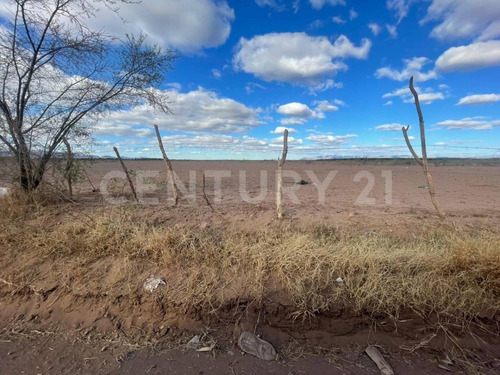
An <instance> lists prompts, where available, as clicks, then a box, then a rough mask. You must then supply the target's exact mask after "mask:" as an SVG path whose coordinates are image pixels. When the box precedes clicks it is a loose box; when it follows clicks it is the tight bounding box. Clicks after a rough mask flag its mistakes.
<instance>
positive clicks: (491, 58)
mask: <svg viewBox="0 0 500 375" xmlns="http://www.w3.org/2000/svg"><path fill="white" fill-rule="evenodd" d="M492 66H500V40H491V41H489V42H476V43H472V44H469V45H466V46H459V47H452V48H450V49H448V50H446V51H445V52H444V53H443V54H442V55H441V56H439V58H438V59H437V60H436V68H437V70H438V71H441V72H454V71H463V70H476V69H482V68H488V67H492Z"/></svg>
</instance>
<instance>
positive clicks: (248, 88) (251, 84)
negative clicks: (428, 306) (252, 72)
mask: <svg viewBox="0 0 500 375" xmlns="http://www.w3.org/2000/svg"><path fill="white" fill-rule="evenodd" d="M257 89H261V90H265V89H266V88H265V87H264V86H262V85H261V84H258V83H255V82H248V83H247V84H246V85H245V91H246V93H247V94H251V93H252V92H254V91H255V90H257Z"/></svg>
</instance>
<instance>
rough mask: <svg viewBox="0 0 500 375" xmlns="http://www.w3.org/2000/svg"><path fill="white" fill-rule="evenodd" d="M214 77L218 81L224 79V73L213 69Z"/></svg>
mask: <svg viewBox="0 0 500 375" xmlns="http://www.w3.org/2000/svg"><path fill="white" fill-rule="evenodd" d="M212 76H213V77H214V78H216V79H220V78H221V77H222V72H221V71H220V70H218V69H212Z"/></svg>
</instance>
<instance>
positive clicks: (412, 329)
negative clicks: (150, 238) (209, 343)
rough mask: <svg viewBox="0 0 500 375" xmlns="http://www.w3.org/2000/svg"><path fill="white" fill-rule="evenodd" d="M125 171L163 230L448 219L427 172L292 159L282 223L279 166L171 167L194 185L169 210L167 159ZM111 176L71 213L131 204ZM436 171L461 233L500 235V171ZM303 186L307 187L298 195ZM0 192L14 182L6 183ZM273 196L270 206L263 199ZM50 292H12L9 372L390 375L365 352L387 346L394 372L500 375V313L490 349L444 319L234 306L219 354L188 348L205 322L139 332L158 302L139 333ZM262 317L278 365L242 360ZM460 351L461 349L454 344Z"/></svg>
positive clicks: (417, 223)
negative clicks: (304, 320) (294, 314)
mask: <svg viewBox="0 0 500 375" xmlns="http://www.w3.org/2000/svg"><path fill="white" fill-rule="evenodd" d="M125 163H126V165H127V167H128V168H129V169H130V170H131V171H132V175H133V180H134V182H136V187H137V186H138V185H139V188H138V192H139V195H141V194H142V199H143V204H142V205H141V206H139V207H138V208H137V215H140V216H141V217H143V218H144V221H145V222H147V223H153V224H155V225H158V224H160V225H167V226H173V225H174V224H180V225H186V226H189V227H191V226H193V227H202V228H205V227H219V228H220V227H226V226H229V227H234V228H244V229H250V230H252V229H255V230H258V229H261V228H265V227H268V226H280V225H294V226H298V227H302V226H303V227H306V226H309V225H312V224H317V223H324V222H326V223H330V224H334V225H338V226H339V227H349V228H356V229H357V230H359V231H363V232H366V231H370V232H372V231H373V232H396V233H403V234H408V235H411V234H412V233H415V232H418V231H422V230H426V229H425V228H431V227H432V226H433V225H435V224H436V223H438V222H439V220H438V219H437V217H436V215H435V213H434V210H433V207H432V205H431V202H430V199H429V194H428V190H427V189H426V188H425V187H426V179H425V176H424V175H423V173H422V170H421V168H420V167H419V166H416V165H367V164H359V165H355V164H352V163H347V164H345V163H340V162H332V161H315V162H309V161H290V162H287V163H286V164H285V170H287V171H291V172H287V173H289V175H288V176H287V175H286V174H285V176H287V177H285V184H284V186H285V192H284V199H283V205H284V214H285V220H284V221H283V222H279V221H278V220H277V219H276V214H275V181H274V176H275V170H276V164H277V163H276V162H274V161H272V162H271V161H269V162H250V161H249V162H236V161H203V162H199V161H174V162H173V167H174V170H175V171H176V173H177V175H178V177H179V184H181V183H182V184H184V185H185V189H181V199H180V202H179V205H178V206H177V207H172V201H171V199H170V197H171V192H170V191H169V186H168V182H167V175H166V172H165V167H164V164H163V162H162V161H159V160H155V161H134V160H125ZM113 171H116V172H118V173H120V171H121V168H120V165H119V163H118V162H117V161H99V162H97V163H95V164H93V165H91V166H88V167H87V173H88V176H89V177H90V180H91V182H92V183H93V185H94V187H95V189H94V187H92V186H91V184H90V183H89V181H88V180H87V179H84V180H83V181H82V182H80V183H79V184H78V185H77V186H76V187H75V191H76V193H75V197H74V199H73V200H74V203H73V204H72V205H68V207H70V209H71V210H75V211H78V212H80V213H83V214H85V213H86V212H87V213H89V212H92V211H93V210H95V209H97V208H99V207H100V206H104V207H107V206H108V205H110V204H113V203H112V202H111V200H116V199H117V198H120V197H122V196H124V197H126V198H127V199H128V200H131V199H132V195H131V191H130V189H129V187H128V185H127V182H126V180H124V179H122V178H121V177H120V176H119V175H115V176H118V177H119V178H118V179H116V180H114V181H111V182H109V184H108V187H109V189H108V193H107V194H106V193H104V194H103V191H104V188H105V187H106V179H105V177H106V175H108V177H109V173H110V172H113ZM144 171H149V172H147V175H146V177H145V179H144V181H145V182H146V185H147V184H148V183H150V184H149V188H147V187H143V188H141V187H140V179H141V178H142V177H141V174H143V175H144ZM202 171H204V172H205V175H206V187H205V193H206V197H207V199H208V200H209V202H210V204H211V205H212V207H213V210H212V209H211V208H210V207H209V206H208V205H207V203H206V201H205V199H204V198H203V188H202ZM157 172H158V173H159V175H156V173H157ZM431 172H432V175H433V177H434V181H435V185H436V191H437V196H438V199H439V201H440V203H441V205H442V208H443V209H444V211H445V212H446V213H447V215H448V218H449V222H450V224H451V225H453V226H455V227H458V228H460V227H463V228H468V229H483V228H484V229H487V230H489V231H492V232H495V233H498V228H500V166H442V165H441V166H437V167H436V166H431ZM243 174H245V177H246V178H245V181H244V180H243ZM214 176H216V177H214ZM217 176H219V177H220V180H219V181H220V188H219V186H218V182H217V178H219V177H217ZM328 176H330V178H331V181H330V183H329V184H325V185H324V186H325V190H324V199H322V198H321V194H320V190H321V184H322V183H324V181H327V180H326V179H327V178H328ZM111 177H112V176H111ZM265 177H267V180H266V178H265ZM300 180H304V181H306V182H308V183H307V184H304V185H300V184H297V182H298V181H300ZM0 181H2V183H3V184H4V185H8V180H7V178H6V177H5V176H3V178H0ZM103 181H104V182H103ZM190 181H191V185H190ZM137 182H139V183H137ZM326 185H327V186H326ZM262 188H264V195H262V196H261V197H260V198H259V194H260V193H261V192H262ZM148 189H149V190H148ZM93 190H94V191H93ZM95 190H100V191H95ZM183 191H184V193H183ZM144 199H145V200H144ZM0 277H2V275H1V270H0ZM2 280H3V279H2ZM2 280H0V281H2ZM3 281H4V283H5V280H3ZM44 288H45V290H37V291H35V293H33V291H29V290H21V291H20V290H18V291H16V294H15V296H14V294H12V295H9V293H4V294H3V301H4V302H5V304H4V305H3V306H2V307H0V374H9V375H10V374H167V373H168V374H216V375H218V374H283V375H291V374H294V375H299V374H345V373H348V374H376V373H379V372H378V370H377V368H376V366H375V364H374V363H373V362H372V361H371V360H370V359H369V358H368V357H367V356H366V354H364V353H363V351H364V348H365V347H366V345H368V344H373V345H378V348H379V349H380V351H381V352H382V353H383V354H384V356H385V357H386V358H387V359H388V361H389V362H390V364H391V365H392V366H393V367H394V369H395V372H396V374H441V373H442V374H446V373H450V372H451V373H475V371H480V372H481V373H485V374H494V373H497V371H499V369H500V339H499V333H500V329H499V324H500V319H499V318H500V316H499V315H496V317H494V318H493V320H491V317H488V318H485V322H486V320H488V319H489V320H488V324H485V326H484V327H487V329H488V330H491V331H489V332H488V339H487V341H484V340H483V338H482V336H481V332H479V331H481V330H483V329H484V327H478V328H477V332H476V331H475V329H473V330H472V331H471V332H473V333H472V334H470V335H467V336H466V337H462V336H460V328H459V327H458V328H457V329H456V331H453V332H450V331H448V330H447V329H440V327H439V324H438V323H437V322H425V324H424V323H423V322H421V320H420V319H419V318H418V316H415V315H412V314H409V315H408V316H406V317H399V318H398V319H392V318H390V317H389V318H387V317H384V318H381V319H374V318H368V319H367V318H366V317H345V316H326V317H321V318H319V320H318V321H314V322H309V323H308V324H296V325H290V324H291V321H290V320H287V321H286V322H281V323H280V322H276V321H273V320H272V317H271V318H266V319H267V320H265V321H264V316H263V317H261V316H260V315H257V314H259V313H258V310H257V309H255V310H254V311H253V312H252V313H251V314H250V316H246V319H242V320H241V321H238V324H237V327H236V326H235V323H234V321H233V320H234V319H233V320H231V319H230V318H229V317H230V314H233V312H234V311H232V310H231V309H229V310H228V311H227V314H228V315H227V316H226V315H224V316H222V317H219V322H218V323H217V328H218V330H217V331H215V332H210V335H209V337H210V338H211V340H213V342H216V343H217V346H216V348H215V349H214V350H212V351H210V352H208V353H203V352H197V351H195V350H193V349H187V348H186V345H185V344H186V343H187V342H188V341H189V339H190V338H191V337H192V336H193V335H194V334H195V333H199V332H201V331H203V332H205V331H206V330H207V326H206V324H208V323H207V322H206V321H189V319H187V320H182V319H179V318H175V319H174V318H172V317H171V319H170V321H169V322H167V323H168V324H167V323H165V325H166V328H165V332H163V333H162V332H160V333H158V332H155V335H153V336H151V335H149V334H150V333H149V332H147V333H145V332H141V330H140V326H141V325H140V323H141V322H140V319H139V318H138V316H139V315H140V313H141V309H144V310H146V309H148V308H149V305H146V306H139V307H137V306H136V307H133V306H132V307H130V308H131V309H134V308H135V309H137V311H135V312H131V317H133V319H132V318H131V319H132V320H131V321H130V322H129V323H130V324H128V326H127V328H130V327H137V329H136V330H135V331H134V332H133V333H131V330H130V329H124V327H121V325H122V324H123V325H126V324H125V322H118V323H117V322H116V321H115V320H113V318H112V316H109V317H108V316H107V317H106V318H100V317H102V316H106V315H105V314H103V309H105V308H104V304H107V303H110V301H108V300H106V297H105V296H104V297H103V296H101V297H100V298H102V300H99V299H98V298H97V297H96V298H93V297H92V296H89V298H88V300H81V301H79V303H78V304H77V305H78V306H79V309H67V306H65V304H66V303H67V301H66V300H65V298H64V296H62V297H61V294H60V293H59V291H58V290H57V289H51V286H50V285H46V286H44ZM58 293H59V294H58ZM96 301H97V302H96ZM146 302H147V301H146ZM113 303H115V304H116V308H118V309H120V308H125V307H123V306H122V305H120V301H117V302H116V301H114V302H113ZM74 306H76V305H75V304H74ZM74 306H73V307H74ZM49 310H50V311H51V314H50V318H46V317H45V316H44V313H43V312H44V311H49ZM233 317H234V316H233ZM225 318H227V325H224V319H225ZM137 319H139V320H137ZM260 319H262V322H261V324H260V325H259V329H258V330H257V333H259V334H261V335H262V337H263V338H264V339H267V340H269V341H270V342H271V343H272V344H273V345H274V346H275V347H276V348H277V349H278V352H279V353H280V358H279V360H278V361H276V362H264V361H260V360H258V359H256V358H254V357H251V356H248V355H242V353H241V351H240V350H239V349H238V348H237V345H236V342H235V337H237V335H236V334H237V333H238V332H240V331H241V330H242V329H246V330H250V331H252V330H255V329H256V328H255V327H256V322H257V323H258V322H259V321H260ZM495 319H496V326H495V323H494V322H495ZM492 322H493V323H492ZM117 324H118V325H117ZM280 324H281V325H280ZM235 327H236V328H235ZM430 327H433V328H432V329H431V328H430ZM132 331H133V330H132ZM474 332H475V333H474ZM482 333H484V332H482ZM476 334H477V335H476ZM480 336H481V337H480ZM457 341H458V343H459V344H460V345H456V344H457ZM457 348H461V349H457ZM460 350H462V352H460ZM454 355H456V356H454ZM464 358H470V359H474V361H473V362H474V363H475V365H477V364H478V363H482V366H481V368H480V370H477V369H475V368H474V367H469V364H468V363H466V361H465V362H464ZM471 363H472V362H471ZM439 366H441V367H439Z"/></svg>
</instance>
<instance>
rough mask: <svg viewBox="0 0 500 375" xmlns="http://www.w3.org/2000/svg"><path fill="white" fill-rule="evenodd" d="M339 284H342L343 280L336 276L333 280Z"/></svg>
mask: <svg viewBox="0 0 500 375" xmlns="http://www.w3.org/2000/svg"><path fill="white" fill-rule="evenodd" d="M335 281H336V282H337V283H339V284H343V283H344V280H343V279H342V278H341V277H337V280H335Z"/></svg>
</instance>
